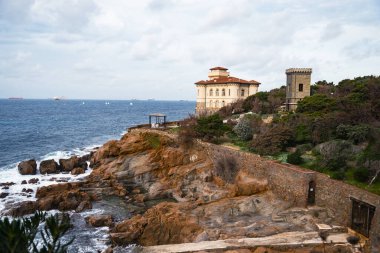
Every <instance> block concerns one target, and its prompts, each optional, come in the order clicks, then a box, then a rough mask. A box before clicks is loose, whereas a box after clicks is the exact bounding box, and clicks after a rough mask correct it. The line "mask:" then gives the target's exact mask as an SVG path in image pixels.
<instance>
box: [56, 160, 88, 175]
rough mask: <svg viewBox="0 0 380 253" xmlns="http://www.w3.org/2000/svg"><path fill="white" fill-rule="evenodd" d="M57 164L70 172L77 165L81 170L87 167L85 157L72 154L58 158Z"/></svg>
mask: <svg viewBox="0 0 380 253" xmlns="http://www.w3.org/2000/svg"><path fill="white" fill-rule="evenodd" d="M59 164H60V166H61V169H62V171H64V172H70V171H72V170H73V169H75V168H78V167H80V168H82V169H83V170H86V169H87V162H86V157H77V156H72V157H70V158H68V159H59Z"/></svg>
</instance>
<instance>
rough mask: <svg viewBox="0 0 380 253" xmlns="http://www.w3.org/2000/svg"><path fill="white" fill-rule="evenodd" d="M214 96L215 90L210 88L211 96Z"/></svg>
mask: <svg viewBox="0 0 380 253" xmlns="http://www.w3.org/2000/svg"><path fill="white" fill-rule="evenodd" d="M212 96H214V91H213V90H212V89H210V97H212Z"/></svg>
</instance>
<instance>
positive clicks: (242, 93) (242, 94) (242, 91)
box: [241, 89, 244, 97]
mask: <svg viewBox="0 0 380 253" xmlns="http://www.w3.org/2000/svg"><path fill="white" fill-rule="evenodd" d="M241 96H242V97H244V89H242V90H241Z"/></svg>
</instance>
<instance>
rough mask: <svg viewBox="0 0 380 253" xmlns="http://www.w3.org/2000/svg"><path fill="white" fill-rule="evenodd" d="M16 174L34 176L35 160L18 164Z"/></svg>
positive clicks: (35, 171) (35, 170)
mask: <svg viewBox="0 0 380 253" xmlns="http://www.w3.org/2000/svg"><path fill="white" fill-rule="evenodd" d="M18 172H20V174H21V175H35V174H36V173H37V163H36V160H34V159H31V160H28V161H23V162H21V163H19V164H18Z"/></svg>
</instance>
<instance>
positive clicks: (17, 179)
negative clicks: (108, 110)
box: [0, 145, 98, 213]
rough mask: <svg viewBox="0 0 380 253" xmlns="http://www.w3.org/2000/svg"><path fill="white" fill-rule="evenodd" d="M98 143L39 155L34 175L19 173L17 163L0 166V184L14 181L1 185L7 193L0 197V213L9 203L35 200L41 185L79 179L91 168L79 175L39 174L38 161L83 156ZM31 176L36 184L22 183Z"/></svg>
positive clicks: (87, 173)
mask: <svg viewBox="0 0 380 253" xmlns="http://www.w3.org/2000/svg"><path fill="white" fill-rule="evenodd" d="M96 147H98V145H91V146H87V147H84V148H76V149H73V150H71V151H54V152H50V153H48V154H46V155H43V156H41V157H40V158H39V159H38V160H37V161H36V162H37V174H36V175H21V174H20V173H19V172H18V168H17V166H18V164H19V162H17V163H13V164H9V165H7V166H4V167H2V168H0V184H1V183H14V184H13V185H9V186H6V187H4V186H3V187H2V189H1V193H6V194H8V195H7V196H6V197H4V198H2V199H0V213H1V212H3V211H4V210H5V209H7V208H8V207H9V206H10V205H12V204H14V203H18V202H22V201H26V200H36V198H35V193H36V191H37V188H39V187H42V186H48V185H52V184H57V183H59V182H57V181H67V182H75V181H80V180H82V179H83V178H84V177H86V176H88V175H89V174H90V173H91V171H92V169H91V168H90V167H89V168H88V169H87V170H86V171H85V173H84V174H80V175H71V174H70V173H59V174H46V175H43V174H40V173H39V166H40V163H41V162H42V161H44V160H50V159H54V160H55V161H56V162H57V163H58V162H59V159H67V158H70V157H71V156H73V155H77V156H83V155H86V154H89V153H90V152H91V151H93V150H94V149H95V148H96ZM32 178H37V179H38V180H39V181H38V183H37V184H22V182H23V181H26V182H28V181H29V180H30V179H32ZM7 188H8V189H7ZM23 189H25V190H26V189H31V190H33V192H31V193H26V192H25V190H24V192H23Z"/></svg>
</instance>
